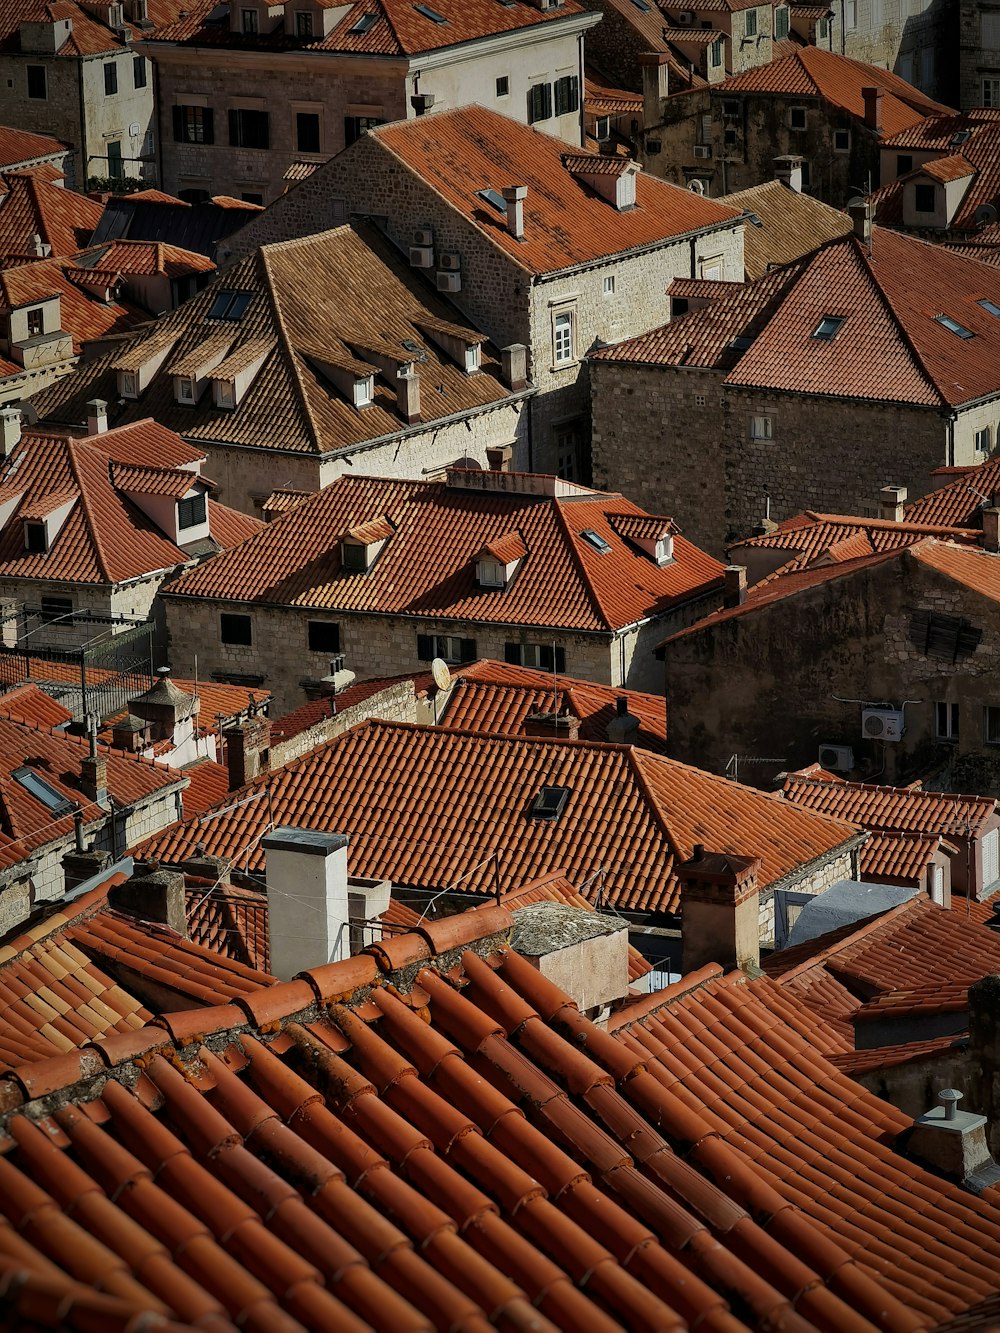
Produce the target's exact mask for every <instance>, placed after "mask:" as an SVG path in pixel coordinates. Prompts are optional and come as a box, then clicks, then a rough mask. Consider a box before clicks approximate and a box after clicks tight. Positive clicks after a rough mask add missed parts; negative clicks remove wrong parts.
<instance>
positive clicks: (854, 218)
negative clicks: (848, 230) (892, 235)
mask: <svg viewBox="0 0 1000 1333" xmlns="http://www.w3.org/2000/svg"><path fill="white" fill-rule="evenodd" d="M847 212H848V214H849V216H850V219H851V222H852V223H853V225H854V235H855V236H856V237H857V238H858V240H859V241H860V242H861V244H862V245H868V243H869V242H870V241H871V238H872V210H871V205H870V204H869V203H868V202H867V200H864V199H862V200H861V201H860V203H857V204H851V206H850V208H849V209H848V210H847Z"/></svg>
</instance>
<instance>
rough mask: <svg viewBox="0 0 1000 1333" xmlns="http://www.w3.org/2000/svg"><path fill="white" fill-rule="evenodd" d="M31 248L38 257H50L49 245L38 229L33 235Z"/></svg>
mask: <svg viewBox="0 0 1000 1333" xmlns="http://www.w3.org/2000/svg"><path fill="white" fill-rule="evenodd" d="M30 249H31V253H32V254H33V255H35V256H36V257H37V258H38V259H46V258H47V257H48V253H49V247H48V246H47V245H46V244H45V242H44V241H43V240H42V238H41V236H40V235H39V234H38V232H37V231H36V232H35V233H34V234H33V235H32V237H31V241H30Z"/></svg>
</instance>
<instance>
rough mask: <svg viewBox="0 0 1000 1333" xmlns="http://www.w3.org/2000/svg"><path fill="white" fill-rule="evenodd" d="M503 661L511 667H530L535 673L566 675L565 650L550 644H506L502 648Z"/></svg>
mask: <svg viewBox="0 0 1000 1333" xmlns="http://www.w3.org/2000/svg"><path fill="white" fill-rule="evenodd" d="M503 660H504V661H505V662H509V663H510V665H511V666H523V667H532V668H534V670H536V671H553V670H554V671H556V672H558V674H559V675H560V676H564V675H565V674H566V649H565V648H561V647H559V645H558V644H551V643H520V642H517V643H515V642H508V643H505V644H504V646H503Z"/></svg>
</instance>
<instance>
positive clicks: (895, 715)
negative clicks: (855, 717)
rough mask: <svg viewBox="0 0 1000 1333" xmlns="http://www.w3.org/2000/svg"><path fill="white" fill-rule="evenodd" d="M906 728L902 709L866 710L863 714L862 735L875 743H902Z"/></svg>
mask: <svg viewBox="0 0 1000 1333" xmlns="http://www.w3.org/2000/svg"><path fill="white" fill-rule="evenodd" d="M905 730H906V727H905V726H904V725H903V711H902V709H901V708H866V709H864V710H863V711H862V714H861V733H862V735H863V736H865V738H866V739H868V740H873V741H901V740H902V739H903V732H904V731H905Z"/></svg>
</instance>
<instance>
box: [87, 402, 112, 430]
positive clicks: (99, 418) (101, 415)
mask: <svg viewBox="0 0 1000 1333" xmlns="http://www.w3.org/2000/svg"><path fill="white" fill-rule="evenodd" d="M107 428H108V405H107V403H106V402H105V401H104V399H103V398H91V400H90V402H89V403H88V404H87V434H88V435H103V434H104V432H105V431H106V430H107Z"/></svg>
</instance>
